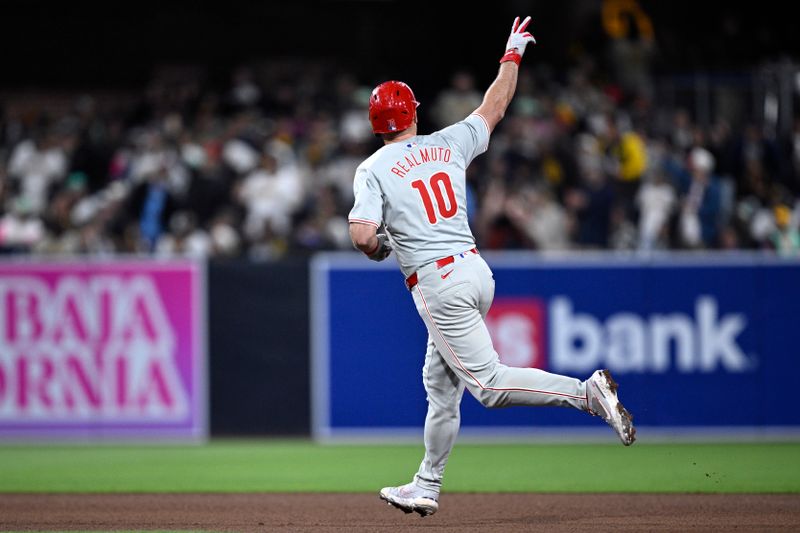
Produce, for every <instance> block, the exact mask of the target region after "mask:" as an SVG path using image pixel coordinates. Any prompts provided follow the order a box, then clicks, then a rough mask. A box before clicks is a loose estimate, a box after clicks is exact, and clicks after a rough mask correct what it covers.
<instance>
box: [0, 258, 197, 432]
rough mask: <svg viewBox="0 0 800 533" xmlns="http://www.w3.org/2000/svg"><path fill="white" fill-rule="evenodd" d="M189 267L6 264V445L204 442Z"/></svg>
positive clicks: (2, 325) (1, 336)
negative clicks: (18, 440) (11, 440)
mask: <svg viewBox="0 0 800 533" xmlns="http://www.w3.org/2000/svg"><path fill="white" fill-rule="evenodd" d="M203 285H204V276H203V269H202V266H201V265H200V264H199V263H195V262H191V261H184V260H181V261H130V260H129V261H110V262H107V261H102V262H100V261H97V262H28V261H14V262H2V263H0V437H4V438H26V439H52V438H66V439H73V440H74V439H120V438H121V439H133V440H148V439H162V438H167V439H181V440H197V439H204V438H205V437H206V431H207V430H206V427H207V424H206V418H207V402H206V379H205V378H206V376H205V372H206V361H205V343H204V338H203V329H202V322H203V320H204V319H205V309H204V301H203V299H204V288H203Z"/></svg>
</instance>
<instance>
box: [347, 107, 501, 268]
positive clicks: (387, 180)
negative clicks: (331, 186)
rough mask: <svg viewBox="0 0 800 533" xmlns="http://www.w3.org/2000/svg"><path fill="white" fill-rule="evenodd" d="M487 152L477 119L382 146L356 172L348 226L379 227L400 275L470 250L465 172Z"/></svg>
mask: <svg viewBox="0 0 800 533" xmlns="http://www.w3.org/2000/svg"><path fill="white" fill-rule="evenodd" d="M488 147H489V126H488V124H487V123H486V119H484V118H483V117H482V116H481V115H479V114H472V115H470V116H469V117H467V118H466V119H464V120H463V121H461V122H458V123H456V124H454V125H452V126H449V127H447V128H445V129H443V130H440V131H437V132H436V133H433V134H431V135H417V136H415V137H412V138H410V139H407V140H405V141H402V142H397V143H392V144H388V145H386V146H384V147H383V148H381V149H380V150H378V151H377V152H375V153H374V154H373V155H372V156H371V157H369V158H368V159H367V160H366V161H364V162H363V163H362V164H361V165H360V166H359V167H358V169H357V170H356V175H355V181H354V182H353V190H354V192H355V204H354V205H353V209H352V210H351V211H350V216H349V219H350V221H351V222H360V223H364V224H372V225H374V226H375V227H376V228H377V227H380V226H381V225H384V226H385V228H386V232H387V234H388V235H389V237H390V239H391V242H392V246H393V248H394V252H395V254H396V256H397V261H398V262H399V263H400V269H401V270H402V271H403V274H404V275H405V276H409V275H411V274H412V273H413V272H415V271H416V270H418V269H419V268H420V267H421V266H423V265H425V264H428V263H430V262H432V261H436V260H437V259H440V258H442V257H446V256H450V255H454V254H457V253H460V252H464V251H466V250H469V249H471V248H473V247H474V246H475V238H474V237H473V236H472V231H471V230H470V228H469V223H468V220H467V185H466V175H465V173H466V169H467V166H468V165H469V164H470V163H471V162H472V160H473V159H475V157H477V156H478V155H480V154H482V153H483V152H485V151H486V149H487V148H488Z"/></svg>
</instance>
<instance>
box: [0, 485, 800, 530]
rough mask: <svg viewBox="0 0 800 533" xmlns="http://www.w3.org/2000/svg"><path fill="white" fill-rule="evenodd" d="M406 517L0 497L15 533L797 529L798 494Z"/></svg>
mask: <svg viewBox="0 0 800 533" xmlns="http://www.w3.org/2000/svg"><path fill="white" fill-rule="evenodd" d="M440 503H441V507H440V510H439V512H438V513H437V514H435V515H433V516H431V517H427V518H420V517H419V516H417V515H416V514H412V515H406V514H404V513H403V512H401V511H398V510H397V509H394V508H392V507H390V506H388V505H386V504H385V503H384V502H382V501H380V500H379V499H378V496H377V493H376V494H0V530H5V531H8V530H14V531H65V530H82V531H113V530H128V531H130V530H148V529H149V530H154V529H158V530H172V531H174V530H191V531H200V530H202V531H241V532H250V531H277V532H290V531H291V532H302V531H314V532H347V533H355V532H372V533H376V532H389V531H391V532H397V531H412V532H413V531H425V532H437V531H447V532H459V533H466V532H473V531H499V532H508V533H511V532H520V531H547V532H561V531H593V532H597V531H798V530H800V495H797V494H785V495H784V494H779V495H764V494H759V495H746V494H735V495H721V494H446V495H443V497H442V499H441V502H440Z"/></svg>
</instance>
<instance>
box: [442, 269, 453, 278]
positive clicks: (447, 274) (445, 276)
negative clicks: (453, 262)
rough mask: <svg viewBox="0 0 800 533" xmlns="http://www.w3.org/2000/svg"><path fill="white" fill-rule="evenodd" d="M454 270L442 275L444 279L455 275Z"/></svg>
mask: <svg viewBox="0 0 800 533" xmlns="http://www.w3.org/2000/svg"><path fill="white" fill-rule="evenodd" d="M453 270H455V269H453ZM453 270H451V271H450V272H447V273H445V274H442V279H446V278H447V276H449V275H450V274H452V273H453Z"/></svg>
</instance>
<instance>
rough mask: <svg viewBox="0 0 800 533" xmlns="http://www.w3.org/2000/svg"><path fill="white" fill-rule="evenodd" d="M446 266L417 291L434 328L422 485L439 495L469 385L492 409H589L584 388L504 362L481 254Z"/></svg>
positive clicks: (423, 272) (423, 279)
mask: <svg viewBox="0 0 800 533" xmlns="http://www.w3.org/2000/svg"><path fill="white" fill-rule="evenodd" d="M454 257H455V261H454V262H453V263H451V264H449V265H446V266H444V267H442V268H437V266H436V264H435V263H431V264H428V265H425V266H424V267H422V268H421V269H419V270H418V271H417V285H416V286H414V287H413V288H412V289H411V292H412V294H413V296H414V302H415V303H416V306H417V312H419V315H420V316H421V317H422V320H423V321H424V322H425V326H426V327H427V328H428V349H427V353H426V354H425V366H424V367H423V369H422V379H423V382H424V384H425V391H426V393H427V396H428V414H427V416H426V418H425V434H424V435H425V437H424V438H425V457H424V459H423V460H422V464H421V465H420V467H419V471H418V472H417V474H416V476H415V478H416V482H417V485H419V486H420V487H423V488H425V489H428V490H435V491H437V492H438V491H439V488H440V487H441V484H442V477H443V475H444V468H445V465H446V464H447V458H448V456H449V455H450V450H451V449H452V448H453V444H454V443H455V440H456V436H457V435H458V429H459V425H460V419H461V413H460V404H461V397H462V395H463V394H464V388H465V387H466V388H467V389H469V391H470V393H472V395H473V396H474V397H475V398H476V399H477V400H478V401H480V403H481V404H483V405H484V406H486V407H507V406H512V405H531V406H539V405H553V406H562V407H574V408H576V409H581V410H586V409H587V403H586V402H587V398H586V386H585V383H584V382H582V381H580V380H578V379H575V378H570V377H566V376H560V375H557V374H551V373H549V372H545V371H543V370H539V369H535V368H513V367H508V366H506V365H503V364H502V363H500V361H499V358H498V356H497V352H496V351H495V350H494V347H493V346H492V340H491V338H490V337H489V331H488V329H487V328H486V324H485V322H484V318H485V317H486V313H488V312H489V307H490V306H491V304H492V300H493V299H494V277H493V276H492V271H491V269H490V268H489V265H487V264H486V262H485V261H484V260H483V258H482V257H481V256H480V255H477V254H473V253H464V254H458V255H456V256H454Z"/></svg>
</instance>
